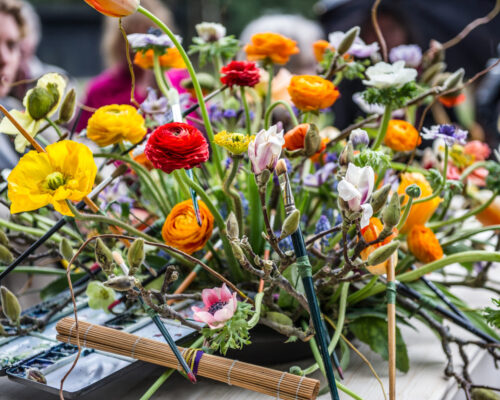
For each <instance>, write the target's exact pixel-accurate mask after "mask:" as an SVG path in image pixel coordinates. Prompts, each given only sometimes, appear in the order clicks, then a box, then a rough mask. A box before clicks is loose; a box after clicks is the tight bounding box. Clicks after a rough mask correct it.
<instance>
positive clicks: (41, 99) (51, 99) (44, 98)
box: [26, 87, 59, 120]
mask: <svg viewBox="0 0 500 400" xmlns="http://www.w3.org/2000/svg"><path fill="white" fill-rule="evenodd" d="M58 100H59V95H58V94H57V90H56V96H54V93H53V92H52V91H49V90H47V89H45V88H43V87H36V88H34V89H32V90H31V91H30V94H29V95H28V101H27V107H26V108H27V111H28V113H29V115H31V117H32V118H33V119H34V120H40V119H42V118H45V117H46V116H47V114H48V113H49V112H50V110H52V108H53V107H54V106H55V105H56V104H57V101H58Z"/></svg>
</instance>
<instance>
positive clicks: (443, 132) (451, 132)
mask: <svg viewBox="0 0 500 400" xmlns="http://www.w3.org/2000/svg"><path fill="white" fill-rule="evenodd" d="M467 133H468V132H467V131H464V130H462V129H459V128H457V127H455V126H454V125H450V124H441V125H433V126H431V127H430V128H424V131H423V132H422V133H421V136H422V137H423V138H424V139H430V140H434V139H443V140H444V142H445V143H446V144H447V145H448V146H453V145H454V144H455V143H459V144H465V141H466V139H467Z"/></svg>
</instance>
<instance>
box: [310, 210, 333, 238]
mask: <svg viewBox="0 0 500 400" xmlns="http://www.w3.org/2000/svg"><path fill="white" fill-rule="evenodd" d="M331 228H332V225H331V224H330V221H329V220H328V218H327V216H326V215H321V216H320V217H319V220H318V222H317V224H316V229H315V231H314V234H315V235H317V234H318V233H321V232H324V231H327V230H328V229H331ZM331 237H332V234H331V233H329V234H328V235H325V236H323V237H322V238H321V241H320V243H321V245H322V246H328V239H330V238H331Z"/></svg>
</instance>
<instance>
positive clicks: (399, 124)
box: [384, 119, 422, 151]
mask: <svg viewBox="0 0 500 400" xmlns="http://www.w3.org/2000/svg"><path fill="white" fill-rule="evenodd" d="M420 143H422V138H421V137H420V134H419V133H418V131H417V130H416V129H415V128H414V127H413V125H412V124H410V123H409V122H406V121H403V120H401V119H391V120H390V121H389V125H388V126H387V132H386V134H385V138H384V144H385V145H386V146H387V147H389V148H391V149H392V150H395V151H411V150H413V149H415V147H417V146H418V145H419V144H420Z"/></svg>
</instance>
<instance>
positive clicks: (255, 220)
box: [245, 174, 264, 254]
mask: <svg viewBox="0 0 500 400" xmlns="http://www.w3.org/2000/svg"><path fill="white" fill-rule="evenodd" d="M247 188H248V189H247V193H245V197H246V198H247V200H248V218H249V221H250V237H249V240H250V245H251V246H252V248H253V249H254V251H255V252H256V253H257V254H262V251H263V250H264V239H263V238H262V235H261V232H263V230H264V219H263V218H262V208H261V206H260V199H259V189H258V188H257V184H256V183H255V179H254V175H253V174H247Z"/></svg>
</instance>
